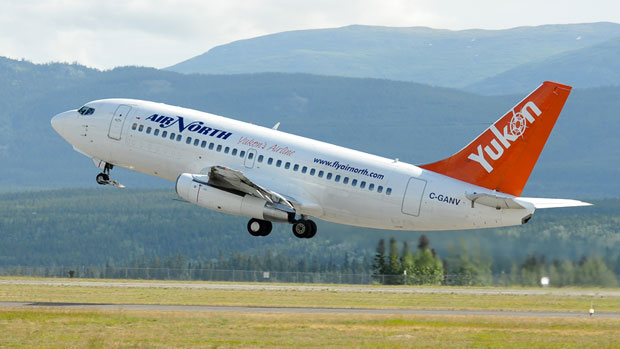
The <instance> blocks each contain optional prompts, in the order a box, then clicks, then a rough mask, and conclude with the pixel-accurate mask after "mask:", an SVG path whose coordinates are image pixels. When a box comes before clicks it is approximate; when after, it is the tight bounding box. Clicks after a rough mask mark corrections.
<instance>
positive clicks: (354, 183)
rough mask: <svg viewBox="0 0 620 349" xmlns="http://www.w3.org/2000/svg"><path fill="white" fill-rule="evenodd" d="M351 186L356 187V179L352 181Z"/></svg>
mask: <svg viewBox="0 0 620 349" xmlns="http://www.w3.org/2000/svg"><path fill="white" fill-rule="evenodd" d="M351 185H352V186H354V187H355V186H356V185H357V179H354V180H352V181H351Z"/></svg>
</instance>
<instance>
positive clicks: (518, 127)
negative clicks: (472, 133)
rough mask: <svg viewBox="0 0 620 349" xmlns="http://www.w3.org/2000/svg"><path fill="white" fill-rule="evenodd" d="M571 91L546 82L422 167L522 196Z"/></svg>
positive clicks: (562, 86) (569, 88) (568, 87)
mask: <svg viewBox="0 0 620 349" xmlns="http://www.w3.org/2000/svg"><path fill="white" fill-rule="evenodd" d="M570 91H571V87H570V86H567V85H562V84H558V83H556V82H550V81H545V82H544V83H543V84H542V85H541V86H540V87H538V88H537V89H536V90H535V91H534V92H532V93H531V94H530V95H529V96H527V97H526V98H525V99H523V100H522V101H521V102H519V103H518V104H517V105H515V106H514V107H513V108H512V109H511V110H510V111H508V113H506V114H505V115H504V116H502V117H501V118H500V119H499V120H497V121H496V122H495V123H494V124H493V125H491V126H490V127H489V128H488V129H486V130H485V131H484V132H482V134H481V135H479V136H478V137H477V138H476V139H475V140H474V141H473V142H471V143H469V144H468V145H467V146H465V148H463V149H462V150H461V151H459V152H458V153H456V154H454V155H452V156H451V157H449V158H447V159H444V160H441V161H437V162H434V163H431V164H427V165H422V166H420V167H422V168H424V169H426V170H430V171H433V172H437V173H440V174H443V175H446V176H449V177H452V178H456V179H459V180H462V181H464V182H467V183H471V184H475V185H478V186H481V187H484V188H488V189H491V190H497V191H499V192H502V193H507V194H511V195H514V196H520V195H521V192H522V191H523V188H524V187H525V183H526V182H527V180H528V178H529V176H530V173H531V172H532V169H533V168H534V165H535V164H536V161H537V160H538V157H539V155H540V153H541V151H542V149H543V147H544V145H545V142H546V141H547V138H548V137H549V134H550V133H551V130H552V129H553V126H554V125H555V122H556V120H557V118H558V116H559V115H560V111H562V108H563V107H564V103H565V102H566V99H567V98H568V95H569V94H570Z"/></svg>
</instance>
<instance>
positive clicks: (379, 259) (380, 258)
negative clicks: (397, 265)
mask: <svg viewBox="0 0 620 349" xmlns="http://www.w3.org/2000/svg"><path fill="white" fill-rule="evenodd" d="M372 269H373V275H375V276H377V275H385V274H386V267H385V240H384V239H380V240H379V243H377V248H376V252H375V259H374V263H373V265H372Z"/></svg>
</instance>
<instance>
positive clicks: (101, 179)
mask: <svg viewBox="0 0 620 349" xmlns="http://www.w3.org/2000/svg"><path fill="white" fill-rule="evenodd" d="M96 181H97V183H98V184H101V185H106V184H108V182H110V176H108V175H107V174H105V173H103V172H102V173H100V174H98V175H97V178H96Z"/></svg>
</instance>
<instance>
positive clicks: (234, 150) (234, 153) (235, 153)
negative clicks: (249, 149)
mask: <svg viewBox="0 0 620 349" xmlns="http://www.w3.org/2000/svg"><path fill="white" fill-rule="evenodd" d="M231 155H233V156H235V155H237V148H233V151H232V153H231Z"/></svg>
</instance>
